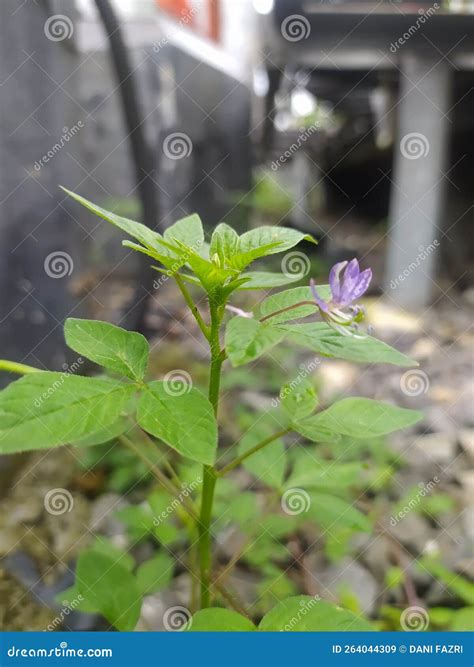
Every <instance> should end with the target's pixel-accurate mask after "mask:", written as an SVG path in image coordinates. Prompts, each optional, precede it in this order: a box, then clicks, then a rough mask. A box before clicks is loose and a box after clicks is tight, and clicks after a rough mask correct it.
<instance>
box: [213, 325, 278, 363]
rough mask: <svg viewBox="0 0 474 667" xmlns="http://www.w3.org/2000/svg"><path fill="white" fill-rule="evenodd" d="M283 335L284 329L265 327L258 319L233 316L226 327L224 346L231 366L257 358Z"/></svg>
mask: <svg viewBox="0 0 474 667" xmlns="http://www.w3.org/2000/svg"><path fill="white" fill-rule="evenodd" d="M284 337H285V332H284V331H279V330H278V329H277V328H276V327H266V326H265V325H263V324H261V323H260V322H259V321H258V320H254V319H248V318H245V317H233V318H232V319H231V320H230V321H229V323H228V325H227V328H226V332H225V347H226V352H227V356H228V357H229V359H230V362H231V364H232V366H242V365H243V364H248V363H249V362H250V361H254V359H258V357H260V356H261V355H262V354H264V352H267V351H268V350H270V349H271V348H272V347H274V346H275V345H276V344H277V343H279V342H280V341H281V340H283V338H284Z"/></svg>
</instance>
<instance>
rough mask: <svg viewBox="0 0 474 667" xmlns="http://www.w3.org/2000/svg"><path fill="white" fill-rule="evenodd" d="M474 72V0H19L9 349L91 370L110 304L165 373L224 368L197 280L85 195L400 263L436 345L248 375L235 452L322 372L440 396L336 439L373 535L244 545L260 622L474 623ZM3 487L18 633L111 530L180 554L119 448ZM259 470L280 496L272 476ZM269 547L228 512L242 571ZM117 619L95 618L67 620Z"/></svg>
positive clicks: (183, 577)
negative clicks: (298, 604) (380, 435)
mask: <svg viewBox="0 0 474 667" xmlns="http://www.w3.org/2000/svg"><path fill="white" fill-rule="evenodd" d="M473 86H474V1H473V0H438V2H431V0H427V1H419V2H404V1H403V0H400V1H398V2H395V1H384V0H378V1H377V0H372V1H366V2H357V1H352V0H346V1H344V0H341V1H339V0H2V2H1V3H0V114H1V115H0V158H1V159H0V165H1V166H0V291H1V298H0V322H1V326H0V356H1V357H2V358H9V359H12V360H15V361H19V362H24V363H27V364H31V365H34V366H38V367H41V368H49V369H53V370H59V371H60V370H62V369H64V370H65V371H67V370H68V368H69V364H70V363H71V357H70V356H68V354H69V353H68V352H67V350H66V348H65V345H64V340H63V333H62V326H63V323H64V320H65V318H66V317H68V316H74V317H89V318H95V319H102V320H107V321H111V322H114V323H117V324H120V325H121V326H125V327H127V328H130V329H135V330H139V331H142V332H143V333H145V334H146V335H147V337H148V338H149V339H150V340H151V341H152V344H153V349H154V360H153V368H152V371H153V374H154V375H155V376H156V377H160V376H161V374H163V373H167V372H169V371H173V370H174V369H182V370H185V371H186V372H189V373H190V374H191V375H192V377H193V379H194V380H195V381H196V383H197V384H199V383H201V382H202V383H205V378H206V357H205V351H204V346H202V345H201V344H200V343H199V334H198V331H197V330H195V328H194V324H193V322H192V321H191V319H189V318H188V316H187V314H186V311H185V309H184V307H183V306H182V304H181V302H180V299H179V296H178V294H177V293H176V292H175V290H174V289H173V286H172V285H171V284H170V283H171V281H168V282H163V281H160V280H159V274H157V273H156V272H154V271H153V270H151V269H150V268H149V266H148V264H147V262H146V260H144V259H143V258H141V257H140V256H137V255H135V254H132V253H131V251H129V250H128V249H126V248H122V247H121V245H120V240H121V238H122V236H121V234H120V233H118V232H117V231H116V230H114V229H113V228H111V227H110V226H109V225H107V224H106V223H104V222H102V221H100V220H99V219H97V218H93V216H91V215H90V214H89V213H88V212H87V211H85V210H84V209H80V208H79V207H78V206H77V205H76V204H74V202H72V201H71V200H69V199H68V198H67V197H66V196H65V195H64V193H63V192H62V191H61V190H60V189H59V185H64V186H65V187H67V188H69V189H71V190H74V191H76V192H78V193H80V194H81V195H83V196H85V197H87V198H88V199H91V200H92V201H94V202H95V203H97V204H99V205H101V206H103V207H105V208H107V209H110V210H113V211H115V212H116V213H118V214H120V215H123V216H126V217H130V218H132V219H136V220H141V221H142V222H144V223H145V224H147V225H148V226H150V227H152V228H154V229H157V230H159V231H163V230H164V229H165V228H166V227H167V226H168V225H169V224H171V223H172V222H174V221H176V220H177V219H179V218H181V217H184V216H185V215H187V214H188V213H190V212H198V213H199V214H200V215H201V217H202V219H203V222H204V225H205V227H206V229H207V230H210V229H211V228H212V227H213V226H214V225H215V224H217V223H218V222H220V221H226V222H228V223H229V224H231V225H232V226H234V227H235V228H236V229H237V230H239V231H240V232H242V231H244V230H246V229H248V228H250V227H252V226H256V225H259V224H275V225H285V226H289V227H294V228H297V229H300V230H305V231H307V232H309V233H311V234H313V235H314V236H315V237H316V238H317V239H318V241H319V245H318V246H317V247H316V248H315V249H312V247H311V246H310V244H308V245H304V244H303V245H302V246H301V247H299V248H298V251H297V252H296V251H295V252H293V253H288V254H287V255H286V256H285V257H283V259H282V258H281V257H280V256H277V259H276V260H274V265H273V269H274V270H282V271H283V272H288V273H301V276H302V284H304V282H303V281H308V280H309V277H310V276H313V277H315V278H316V279H317V280H319V281H320V282H327V273H328V269H329V268H330V266H332V264H334V263H335V262H336V261H340V260H342V259H350V258H352V257H354V256H356V257H357V258H358V259H359V261H360V263H361V265H362V267H363V268H366V267H368V266H370V267H372V269H373V271H374V280H373V282H372V285H371V289H370V293H369V295H368V298H367V299H366V303H365V305H366V308H367V312H368V318H369V321H370V323H371V325H372V327H373V329H374V333H375V334H376V335H377V336H378V337H380V338H382V339H383V340H385V341H386V342H388V343H390V344H392V345H394V346H396V347H398V348H400V349H402V350H403V351H404V352H406V353H407V354H409V355H411V356H412V357H414V358H415V359H417V361H418V362H419V363H420V367H419V368H418V369H416V370H413V371H408V372H406V373H403V372H402V371H400V370H399V369H393V368H392V367H388V366H382V367H377V368H375V367H373V368H372V367H370V366H363V367H356V366H354V365H352V364H350V363H346V362H339V361H333V360H324V361H321V360H319V362H321V363H319V362H318V363H314V359H311V357H307V356H306V357H305V356H304V355H302V354H301V353H297V352H295V351H294V350H289V349H283V350H282V351H281V352H272V355H271V357H269V358H265V359H264V360H259V361H258V362H255V363H254V364H252V365H251V366H250V367H248V370H247V368H245V369H243V370H238V371H233V372H230V369H227V372H226V374H225V382H224V387H225V392H226V393H225V396H224V409H223V410H222V413H223V419H224V422H226V421H227V422H228V423H224V430H223V438H224V442H225V443H227V444H233V443H234V442H236V441H237V440H238V437H239V431H241V430H242V429H245V428H247V427H248V425H250V423H251V421H252V420H251V415H252V411H253V410H255V409H256V407H259V408H260V409H268V410H270V409H271V406H272V400H274V397H275V396H278V391H279V388H280V386H281V384H283V382H285V381H289V379H291V378H292V377H294V376H295V375H296V373H297V372H298V371H297V370H296V371H295V369H298V368H302V367H304V368H309V369H310V370H309V371H308V375H309V376H310V377H311V378H312V379H313V380H314V383H315V385H316V386H317V387H318V391H319V393H320V396H321V399H322V401H323V402H325V401H329V400H333V399H334V398H336V397H339V396H342V395H344V394H346V393H347V394H359V395H365V396H369V397H372V398H381V399H385V400H389V401H393V402H396V403H398V404H400V405H404V406H406V407H413V408H417V409H422V410H424V413H425V418H424V421H423V422H422V423H421V425H418V426H417V427H416V429H415V430H412V432H404V433H403V434H401V435H398V436H396V437H394V438H392V439H391V440H390V441H389V442H388V441H387V442H385V441H383V442H377V443H374V442H357V441H353V442H350V443H344V446H341V449H340V451H329V452H327V454H326V456H327V457H328V458H331V457H332V458H334V459H335V460H338V461H343V462H347V463H350V462H351V461H360V460H361V459H363V460H364V461H365V462H366V464H367V476H366V478H364V479H361V480H357V481H356V483H355V486H356V488H357V493H356V496H355V498H356V502H357V503H358V506H359V507H360V508H361V509H363V510H364V511H366V512H367V513H368V514H369V516H371V518H372V520H373V530H372V533H371V534H367V533H362V532H358V531H357V530H354V529H353V528H352V529H349V528H348V527H347V526H345V527H342V528H340V527H338V528H337V529H336V527H334V528H333V529H332V530H327V529H326V530H319V531H318V529H317V528H315V527H314V526H311V527H310V528H309V529H305V528H303V529H301V530H300V531H299V532H297V533H294V534H283V535H279V536H278V540H279V546H281V550H278V549H276V550H275V547H274V546H272V545H270V546H269V545H263V546H262V547H261V550H260V551H259V554H260V555H257V554H255V553H254V554H252V553H247V554H246V553H245V548H243V550H242V554H241V558H240V559H239V561H238V562H237V563H234V564H233V569H232V572H231V573H230V574H229V584H230V585H231V586H232V587H233V589H235V590H236V591H237V592H238V594H239V595H240V596H241V597H242V598H244V600H245V602H246V604H248V605H251V606H252V608H253V609H254V610H255V613H256V614H257V615H258V614H259V613H260V614H261V613H263V611H264V610H265V609H267V608H268V607H269V606H272V605H273V604H274V603H275V601H276V600H278V599H280V598H281V597H283V596H285V595H289V594H291V593H292V592H306V593H309V594H313V595H316V594H320V595H321V596H322V597H325V598H329V599H334V600H336V601H338V602H340V603H341V604H344V605H345V606H348V607H350V608H353V609H355V610H356V611H360V612H363V613H365V614H367V615H368V616H369V617H371V618H373V619H375V620H376V622H377V623H378V624H379V627H381V628H385V629H399V618H400V613H401V611H402V610H404V609H406V608H418V607H419V608H421V609H428V608H429V610H430V612H429V618H428V619H427V620H426V627H430V628H431V629H449V628H457V629H463V628H464V627H467V626H468V625H469V624H472V619H473V609H474V596H473V588H472V587H473V584H472V583H471V582H472V577H473V575H474V561H473V559H472V545H473V541H474V525H473V514H472V503H473V487H474V474H473V472H472V469H470V466H471V464H472V459H473V457H474V417H473V410H472V407H473V402H472V401H473V394H472V384H473V380H472V377H473V376H472V361H473V359H472V349H473V348H472V332H471V329H470V327H471V321H472V311H473V306H474V288H473V282H472V278H473V261H472V260H473V254H474V252H473V250H474V249H473V244H472V224H473V220H474V201H473V185H472V183H473V176H474V153H473V150H472V147H473V145H474V93H473ZM264 296H265V295H264V294H263V293H262V294H259V295H255V294H254V295H253V296H252V298H250V297H241V303H239V304H238V305H241V306H242V307H243V308H248V309H250V308H251V307H252V306H253V305H255V303H257V302H258V301H259V300H261V299H262V298H263V297H264ZM301 365H303V366H301ZM81 372H83V371H82V370H81ZM12 379H13V378H12V377H11V376H8V375H6V374H2V377H1V378H0V386H5V385H6V384H7V383H8V382H9V381H11V380H12ZM0 479H1V485H0V496H1V497H2V503H3V506H4V510H3V512H2V513H1V516H0V558H1V560H0V625H2V627H3V628H5V629H14V630H26V629H28V630H32V629H42V628H44V627H46V626H48V624H50V623H51V622H52V619H55V618H57V617H58V610H61V608H62V607H61V604H59V603H58V602H57V595H58V594H59V592H60V591H61V590H63V589H64V588H66V587H67V586H69V585H70V584H71V582H72V579H73V570H74V562H75V559H76V558H77V554H78V552H79V550H80V549H81V548H83V547H84V545H86V546H87V545H88V544H90V543H91V542H93V541H94V540H97V539H105V540H107V544H109V546H110V545H111V544H112V545H113V546H114V547H115V548H120V549H132V547H133V548H136V549H138V556H137V558H140V557H141V556H140V554H142V555H143V554H144V553H148V552H149V550H150V549H153V547H152V546H151V544H150V541H151V537H150V535H149V533H147V531H144V533H143V534H141V535H138V536H137V535H136V533H135V534H132V535H131V534H130V526H129V525H127V517H128V522H129V523H133V520H135V519H136V516H134V515H133V511H132V512H130V511H129V512H128V513H127V510H130V508H135V510H136V508H137V507H138V508H140V507H141V503H142V502H143V500H144V498H145V497H146V494H147V492H148V490H149V488H150V484H151V481H150V479H149V478H148V477H147V474H146V470H145V469H144V468H142V466H141V464H140V463H137V462H136V461H135V460H134V459H133V457H131V456H129V455H128V454H126V453H125V454H124V453H123V452H122V451H121V450H119V449H118V448H115V446H114V444H113V443H112V444H110V443H109V444H108V445H107V446H100V447H96V448H91V449H90V450H88V451H87V455H84V454H82V453H81V454H80V453H79V452H78V451H77V450H76V451H74V450H71V449H62V450H60V451H55V452H54V453H52V454H46V455H45V454H44V453H43V454H41V455H29V456H17V457H13V458H9V459H6V458H3V459H2V460H1V461H0ZM237 481H238V483H239V484H240V488H245V489H246V490H248V491H251V492H252V493H254V494H256V495H257V497H258V494H259V493H261V489H260V487H259V484H258V480H257V481H255V480H254V479H251V478H246V477H245V475H244V476H243V477H242V479H239V480H237ZM52 487H54V488H56V487H60V488H64V489H67V490H68V491H69V493H70V494H72V495H71V497H73V499H74V503H73V504H74V508H73V510H72V511H67V512H64V513H63V514H62V515H61V516H60V517H58V516H56V515H49V514H48V512H45V507H44V503H43V499H44V495H45V492H46V490H48V489H51V488H52ZM407 508H408V510H407ZM71 509H72V508H71ZM119 511H121V514H120V517H121V520H120V519H119V517H118V516H117V512H119ZM137 511H139V510H137ZM132 533H133V531H132ZM241 537H242V536H241V534H240V529H239V527H238V526H237V527H236V526H234V525H230V526H227V525H224V526H221V525H219V526H216V539H217V542H218V544H219V554H218V560H219V562H220V563H222V564H225V563H227V562H228V561H229V560H231V559H232V557H233V555H235V554H236V553H239V549H240V548H241V543H242V540H241ZM239 540H240V541H239ZM137 544H138V546H137ZM272 544H273V543H272ZM170 548H171V547H170ZM140 549H141V551H140ZM147 549H148V552H147ZM261 554H264V555H263V556H262V555H261ZM187 576H188V575H187V573H186V571H185V570H180V569H179V567H178V569H177V570H176V571H175V573H174V576H173V578H172V579H171V581H170V582H168V585H167V587H166V590H165V591H164V592H163V591H160V592H157V593H154V594H153V595H150V596H149V599H147V602H146V604H145V605H144V607H143V611H142V618H141V621H140V626H139V627H140V628H141V629H160V628H161V627H162V615H163V609H164V608H166V607H167V606H169V605H170V604H173V603H174V604H177V603H181V602H182V600H184V599H185V597H184V596H185V593H186V590H187V586H188V584H189V582H188V581H187ZM470 580H471V581H470ZM423 620H425V619H424V617H423ZM101 622H102V621H100V620H97V619H96V618H94V617H90V615H84V614H80V613H78V612H77V611H75V612H74V613H72V612H71V613H70V614H69V613H68V614H63V616H62V617H61V622H60V623H57V624H56V625H55V627H58V628H59V627H62V628H64V629H68V628H69V629H95V628H98V627H102V626H101ZM425 629H426V628H425Z"/></svg>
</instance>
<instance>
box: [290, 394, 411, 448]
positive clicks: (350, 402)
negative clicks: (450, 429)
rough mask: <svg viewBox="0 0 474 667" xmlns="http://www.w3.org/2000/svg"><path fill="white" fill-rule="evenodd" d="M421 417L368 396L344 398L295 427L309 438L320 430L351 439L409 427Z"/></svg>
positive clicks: (371, 436)
mask: <svg viewBox="0 0 474 667" xmlns="http://www.w3.org/2000/svg"><path fill="white" fill-rule="evenodd" d="M422 417H423V413H422V412H419V411H418V410H407V409H405V408H398V407H396V406H394V405H390V404H388V403H381V402H380V401H374V400H372V399H370V398H344V399H342V401H338V402H337V403H334V404H333V405H331V406H330V407H329V408H327V410H324V411H323V412H319V413H318V414H316V415H314V416H313V417H307V418H306V419H303V420H301V421H298V422H297V423H296V424H295V425H294V426H295V428H296V430H297V431H298V433H301V434H302V435H304V436H305V437H307V438H309V439H310V440H311V439H313V436H314V433H315V431H318V430H319V429H324V430H327V431H329V432H331V433H337V434H340V435H350V436H352V437H354V438H374V437H376V436H378V435H385V434H386V433H391V432H392V431H397V430H398V429H401V428H406V427H407V426H412V425H413V424H416V422H418V421H420V419H421V418H422Z"/></svg>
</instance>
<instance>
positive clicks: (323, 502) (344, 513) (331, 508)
mask: <svg viewBox="0 0 474 667" xmlns="http://www.w3.org/2000/svg"><path fill="white" fill-rule="evenodd" d="M309 497H310V499H311V503H310V506H309V509H308V514H309V515H310V516H311V517H312V519H313V520H314V521H315V522H316V523H318V524H319V525H320V526H322V527H323V528H326V529H327V530H328V531H329V533H330V532H331V529H332V528H335V527H342V526H347V528H351V529H352V530H357V531H361V532H370V530H371V529H372V524H371V523H370V521H369V519H368V518H367V517H366V516H365V514H362V512H360V511H359V510H358V509H357V508H356V507H354V505H351V504H350V503H348V502H347V501H346V500H344V499H342V498H339V497H338V496H334V495H332V494H328V493H315V492H311V493H310V494H309Z"/></svg>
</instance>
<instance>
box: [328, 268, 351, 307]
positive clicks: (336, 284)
mask: <svg viewBox="0 0 474 667" xmlns="http://www.w3.org/2000/svg"><path fill="white" fill-rule="evenodd" d="M345 266H347V262H338V263H337V264H334V266H333V267H332V269H331V270H330V272H329V286H330V288H331V292H332V298H333V300H334V301H336V303H337V302H338V300H339V297H340V295H341V279H340V273H341V271H342V269H343V268H344V267H345Z"/></svg>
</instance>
